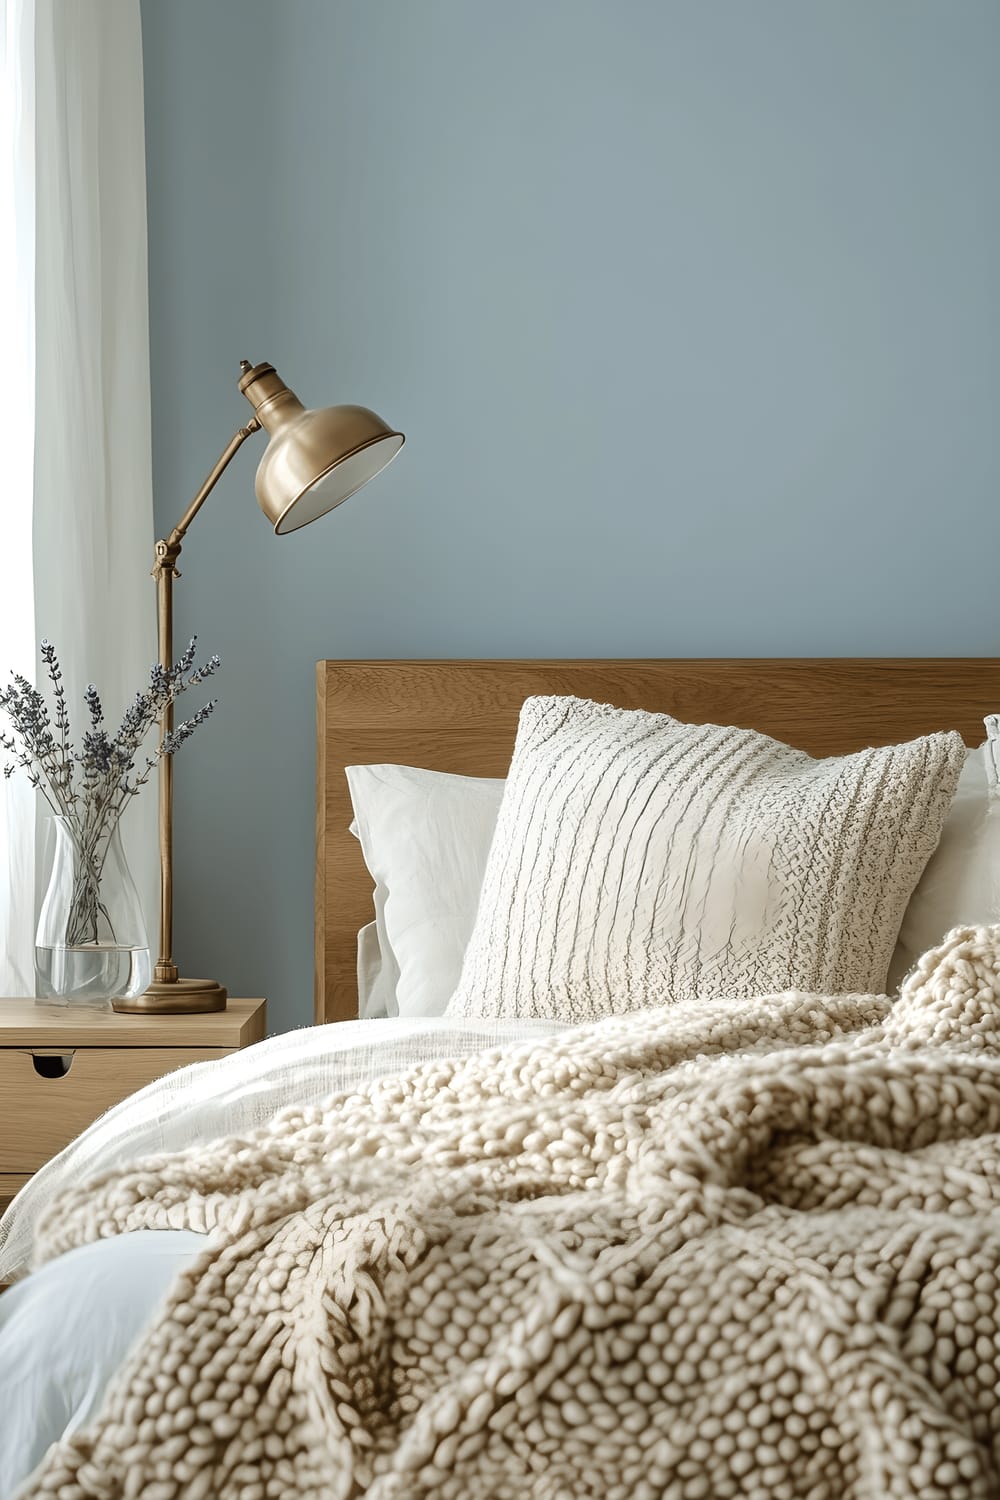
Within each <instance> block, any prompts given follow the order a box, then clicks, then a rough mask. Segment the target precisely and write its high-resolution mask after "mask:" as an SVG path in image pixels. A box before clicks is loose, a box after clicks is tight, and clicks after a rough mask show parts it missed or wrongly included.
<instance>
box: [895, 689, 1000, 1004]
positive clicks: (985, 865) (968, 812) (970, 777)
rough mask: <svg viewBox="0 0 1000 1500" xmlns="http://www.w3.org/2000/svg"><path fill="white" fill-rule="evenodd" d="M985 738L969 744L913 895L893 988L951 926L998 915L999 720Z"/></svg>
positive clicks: (975, 923)
mask: <svg viewBox="0 0 1000 1500" xmlns="http://www.w3.org/2000/svg"><path fill="white" fill-rule="evenodd" d="M985 724H986V732H987V739H986V742H985V744H983V745H981V746H980V747H979V749H978V750H970V751H969V753H968V755H967V757H966V761H965V765H964V766H963V767H962V774H961V776H960V777H959V780H958V787H957V789H956V791H955V797H954V800H953V801H952V804H951V807H950V809H949V812H948V816H947V818H946V819H945V824H944V828H943V829H942V832H941V841H940V843H939V844H938V846H937V848H936V849H935V851H934V853H933V854H932V855H931V858H930V860H929V861H928V863H927V868H926V869H925V870H924V873H923V874H922V875H921V877H920V881H919V883H918V885H917V888H916V890H915V891H914V892H913V895H912V896H911V897H910V900H909V903H908V905H907V908H906V911H905V912H904V913H903V922H902V926H901V928H900V931H899V941H898V942H897V944H896V951H895V953H894V954H893V958H892V964H891V965H890V968H889V989H890V991H895V990H897V989H898V988H899V984H900V983H901V981H902V979H903V976H904V975H905V974H906V973H907V972H908V971H909V970H910V969H911V968H912V967H913V965H914V964H915V963H916V961H917V959H918V958H919V957H920V955H921V954H922V953H926V951H927V949H928V948H932V947H933V946H934V945H935V944H936V943H938V942H940V940H941V938H942V937H943V936H944V934H945V933H946V932H950V931H951V929H952V928H953V927H966V926H988V925H989V924H990V923H991V922H995V921H996V920H997V919H998V918H1000V794H998V777H997V771H998V767H997V757H998V755H1000V721H998V720H997V719H996V717H994V716H993V715H991V716H990V717H989V718H988V719H986V721H985Z"/></svg>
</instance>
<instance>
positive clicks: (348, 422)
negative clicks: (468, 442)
mask: <svg viewBox="0 0 1000 1500" xmlns="http://www.w3.org/2000/svg"><path fill="white" fill-rule="evenodd" d="M243 369H244V373H243V376H242V378H241V380H240V390H241V391H242V392H243V394H244V396H246V398H247V400H248V401H249V402H250V403H251V404H252V406H253V408H254V411H255V413H256V416H257V420H258V421H259V422H260V424H261V426H262V427H263V428H264V430H265V432H267V434H268V437H269V442H268V445H267V447H266V449H265V450H264V456H263V458H262V459H261V461H260V464H259V466H258V469H257V477H256V480H255V482H254V489H255V491H256V495H257V503H258V504H259V506H260V508H261V510H262V511H263V512H264V514H265V516H267V518H268V520H269V521H270V522H271V524H272V525H273V527H274V529H275V532H276V533H277V534H278V535H279V536H281V535H284V533H285V532H287V531H297V530H298V529H299V527H300V526H307V525H308V524H309V522H310V521H315V520H317V519H318V518H319V517H320V516H323V515H325V514H326V512H327V511H328V510H333V508H334V506H336V505H340V503H341V502H342V501H344V500H346V499H347V498H348V496H350V495H353V494H354V493H355V491H356V490H359V489H360V488H361V486H362V485H363V484H367V483H368V481H369V479H372V478H373V477H374V476H375V475H376V474H377V473H378V472H379V470H380V469H384V468H385V466H386V464H387V463H389V461H390V460H391V459H393V458H395V456H396V454H397V453H398V452H399V450H400V448H402V446H403V442H404V438H403V434H402V433H401V432H396V431H394V430H393V428H391V427H389V426H388V425H387V424H386V423H385V422H383V420H382V418H381V417H379V416H377V415H376V413H375V412H373V411H369V410H368V408H367V407H366V406H327V407H322V408H320V409H317V410H315V411H311V410H309V409H307V408H306V407H304V406H303V405H302V402H301V401H300V400H299V399H298V397H297V396H296V395H295V394H294V392H293V391H291V390H289V388H288V386H287V385H285V382H284V381H283V380H282V379H281V377H280V376H279V375H278V374H277V372H276V371H275V368H274V366H273V365H269V364H263V365H255V366H254V367H253V368H251V367H250V366H249V365H248V364H246V362H244V366H243Z"/></svg>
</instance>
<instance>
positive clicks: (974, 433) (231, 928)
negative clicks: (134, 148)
mask: <svg viewBox="0 0 1000 1500" xmlns="http://www.w3.org/2000/svg"><path fill="white" fill-rule="evenodd" d="M143 22H144V32H145V60H146V113H147V150H148V159H149V215H150V219H149V222H150V275H151V302H152V347H153V358H154V371H153V392H154V400H155V416H154V440H155V478H156V504H157V516H158V521H159V524H160V525H161V526H162V527H164V528H165V527H167V526H169V525H170V524H172V522H173V521H174V520H175V519H176V517H177V515H178V514H179V512H180V510H181V509H182V508H183V506H184V504H186V502H187V499H188V497H189V496H190V494H191V493H192V491H193V490H194V488H195V486H196V484H197V483H198V482H199V480H200V479H201V477H202V474H203V472H204V471H205V470H206V469H207V468H208V466H209V464H210V463H211V461H212V460H213V459H214V457H215V454H216V452H217V451H218V450H219V449H220V448H221V446H222V444H223V442H224V441H225V439H226V438H227V437H228V435H229V433H230V431H231V430H232V429H233V428H234V427H235V426H236V425H238V423H240V422H242V421H243V420H244V418H245V415H246V413H247V411H248V408H246V407H245V403H244V402H243V401H242V398H240V397H239V396H238V395H237V393H236V388H235V375H236V365H237V361H238V360H239V359H240V358H241V357H243V356H246V357H247V358H249V359H251V360H261V359H271V360H273V362H274V363H275V364H276V365H277V367H278V369H279V370H280V371H281V372H282V373H283V374H284V375H285V377H286V379H288V381H289V382H290V383H291V384H292V385H293V386H294V387H295V388H296V389H297V391H298V392H299V394H300V395H301V397H302V398H303V399H304V400H305V401H306V402H307V403H309V404H317V405H322V404H325V403H326V402H329V401H335V400H347V401H352V400H353V401H361V402H364V403H366V404H368V405H372V406H374V407H376V408H377V409H378V410H380V411H382V412H383V413H384V414H385V415H386V416H387V417H389V418H391V419H392V420H393V421H394V422H396V423H398V424H399V425H400V426H402V427H403V429H404V430H405V431H406V433H407V435H408V442H407V446H406V448H405V449H404V451H403V453H402V455H401V456H400V458H399V459H398V460H397V462H396V464H395V465H394V466H393V467H392V468H391V469H390V470H389V471H387V473H386V474H384V475H383V476H382V477H381V478H380V480H379V481H378V482H377V483H376V484H375V485H373V486H371V487H370V488H369V489H367V490H366V491H365V492H364V493H363V495H361V496H359V497H358V498H357V499H355V500H354V501H352V502H351V503H350V504H348V505H346V506H345V507H344V508H343V509H342V510H340V511H338V512H337V513H335V514H334V515H333V516H331V517H330V518H328V519H327V520H326V521H324V522H323V523H322V524H320V525H318V526H314V527H311V528H309V529H308V530H306V531H304V532H301V533H299V534H298V535H296V536H292V537H289V538H287V539H283V540H280V541H278V540H275V539H274V538H273V537H272V536H271V534H270V531H269V529H268V527H267V525H266V523H265V522H264V521H263V520H262V518H261V517H260V515H259V513H258V512H257V510H256V507H255V505H254V502H253V499H252V495H251V483H252V474H253V469H254V466H255V464H256V461H257V458H258V456H259V454H258V451H257V450H256V449H255V450H254V451H253V453H252V454H247V453H244V454H243V455H241V456H240V458H239V459H237V461H236V463H235V464H234V466H233V468H232V470H231V471H230V473H229V474H228V475H227V477H226V479H225V481H224V482H223V484H222V486H221V487H220V490H219V492H218V493H217V494H216V495H215V496H214V497H213V500H212V502H211V504H210V507H209V508H208V509H207V510H206V511H205V512H204V513H203V515H202V516H201V517H200V518H199V520H198V522H197V525H196V529H195V530H194V531H193V533H192V536H191V539H190V543H189V548H188V550H187V551H186V552H185V554H184V556H183V558H182V563H181V566H182V570H183V573H184V577H183V580H182V582H181V584H180V585H179V588H178V594H177V611H178V633H179V634H181V633H183V632H184V631H186V630H193V629H197V630H198V631H199V633H200V635H201V638H202V643H203V645H204V647H205V649H206V650H218V651H219V652H220V653H221V655H222V657H223V660H224V671H223V674H222V675H221V676H220V678H219V680H218V685H219V693H220V696H221V698H222V702H221V704H220V707H219V711H218V713H217V716H216V719H215V721H214V722H213V723H212V725H211V726H210V727H209V728H207V729H206V730H205V731H203V732H202V734H201V735H200V736H199V738H200V743H199V742H198V741H195V742H193V743H192V745H191V746H189V747H188V748H187V749H186V750H185V751H184V755H183V762H182V763H181V762H179V763H178V783H179V799H180V801H179V814H178V820H177V835H178V862H179V901H178V912H177V925H178V939H179V942H178V949H179V953H180V956H181V958H182V960H183V962H184V965H185V967H186V968H187V969H188V971H189V972H191V971H193V972H207V973H211V974H213V975H215V976H217V977H221V978H223V979H224V980H226V981H227V982H228V983H229V984H230V985H231V987H232V988H233V990H234V991H236V992H242V993H252V994H258V993H261V992H263V993H266V994H267V995H268V996H269V997H270V1000H271V1023H272V1027H274V1028H275V1029H281V1028H284V1027H287V1026H290V1025H294V1024H298V1023H302V1022H306V1021H307V1020H308V1019H309V1017H310V1007H311V964H312V948H311V941H312V901H311V891H312V854H313V845H312V838H313V834H312V820H313V663H314V662H315V661H316V659H317V658H320V657H323V656H347V657H351V656H376V657H377V656H389V657H391V656H407V655H432V656H433V655H441V656H469V655H484V656H491V655H495V656H502V655H518V656H520V655H602V654H608V655H622V656H628V655H685V654H695V655H700V654H705V655H713V654H721V655H755V654H775V655H799V654H833V655H836V654H847V655H854V654H887V655H891V654H923V653H927V654H942V655H945V654H951V653H969V654H979V653H996V652H998V651H1000V602H998V598H997V589H996V585H995V576H996V558H997V555H998V551H1000V546H998V544H1000V508H998V505H997V495H998V489H1000V485H998V481H1000V452H998V437H997V433H998V421H997V415H998V400H1000V297H998V290H1000V287H998V280H1000V273H998V267H1000V177H998V174H997V172H996V157H997V146H998V140H1000V87H998V81H1000V80H998V72H1000V5H998V4H997V3H996V0H954V3H948V0H877V3H873V0H814V3H812V4H809V5H803V4H802V3H801V0H753V3H746V0H731V3H726V0H615V3H612V0H505V3H503V4H495V3H490V0H283V3H282V4H281V5H280V6H279V5H276V4H274V3H272V0H268V3H264V0H169V3H166V0H145V3H144V5H143Z"/></svg>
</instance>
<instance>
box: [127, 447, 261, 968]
mask: <svg viewBox="0 0 1000 1500" xmlns="http://www.w3.org/2000/svg"><path fill="white" fill-rule="evenodd" d="M260 426H261V424H260V422H258V420H257V418H256V417H251V418H250V421H249V422H248V423H247V425H246V426H245V427H241V428H240V429H239V431H238V432H235V433H234V434H233V436H232V437H231V438H230V440H229V442H228V444H227V445H226V447H225V448H224V449H223V451H222V453H221V454H220V455H219V457H218V459H217V460H216V462H215V464H214V466H213V468H212V470H211V472H210V473H209V474H208V476H207V478H206V480H205V482H204V484H203V485H202V487H201V489H200V490H199V491H198V493H197V494H196V495H195V497H194V499H193V500H192V501H191V504H190V505H189V506H188V508H187V510H186V511H185V512H184V515H183V517H182V518H181V520H180V521H179V522H178V524H177V525H176V526H175V527H174V529H173V531H172V532H171V533H170V535H169V536H167V537H164V538H163V539H161V540H160V541H158V542H157V544H156V556H155V560H154V562H153V577H154V578H155V579H156V627H157V630H156V633H157V649H158V651H159V654H160V665H161V666H162V667H163V668H164V669H168V668H170V667H172V666H173V664H174V579H175V578H179V577H180V573H179V572H178V570H177V559H178V557H179V556H180V552H181V543H182V542H183V540H184V536H185V534H186V532H187V529H188V527H189V526H190V525H191V522H192V521H193V520H194V518H195V516H196V515H197V514H198V512H199V511H200V510H201V507H202V506H203V505H204V503H205V501H206V500H207V499H208V497H209V495H210V494H211V493H212V491H213V490H214V489H215V486H216V485H217V484H218V482H219V480H220V479H221V477H222V475H223V473H224V472H225V470H226V467H227V466H228V464H229V463H230V461H231V460H232V458H233V457H234V455H235V454H236V453H238V452H239V450H240V448H242V446H243V444H244V443H245V442H246V440H247V438H248V437H252V436H253V434H254V433H255V432H259V431H260ZM173 727H174V710H173V705H168V707H167V708H165V709H164V711H163V716H162V718H161V720H160V734H161V737H165V736H166V735H168V734H169V733H170V731H171V730H172V729H173ZM173 814H174V765H173V757H172V756H170V755H163V756H161V757H160V830H159V831H160V951H159V956H158V961H157V964H156V967H155V969H154V971H153V977H154V979H155V980H156V981H157V982H158V983H166V984H171V983H174V982H175V981H176V980H177V965H176V964H175V963H174V961H173V956H172V949H173V926H174V895H173V886H174V872H173V865H174V836H173ZM223 993H224V992H223Z"/></svg>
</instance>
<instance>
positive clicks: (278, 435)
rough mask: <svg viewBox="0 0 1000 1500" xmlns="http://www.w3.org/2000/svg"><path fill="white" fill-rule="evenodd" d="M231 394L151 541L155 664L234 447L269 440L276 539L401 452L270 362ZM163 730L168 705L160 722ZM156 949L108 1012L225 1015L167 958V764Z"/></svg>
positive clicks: (204, 982)
mask: <svg viewBox="0 0 1000 1500" xmlns="http://www.w3.org/2000/svg"><path fill="white" fill-rule="evenodd" d="M240 390H241V391H242V392H243V394H244V396H246V398H247V400H248V401H249V402H250V404H251V406H252V407H253V408H254V414H253V416H252V417H251V418H250V421H249V422H248V423H247V425H246V426H245V427H241V428H240V430H239V431H238V432H237V433H235V434H234V436H233V437H232V438H231V439H230V442H229V444H228V446H227V447H226V448H225V449H224V450H223V452H222V454H221V455H220V457H219V459H218V461H217V463H216V464H215V467H214V468H213V469H212V471H211V473H210V474H209V476H208V478H207V479H206V480H205V483H204V484H203V485H202V487H201V489H200V490H199V491H198V493H197V495H195V497H194V499H193V500H192V501H191V504H190V505H189V506H188V509H187V511H186V512H185V514H184V517H183V519H182V520H181V521H180V522H179V523H178V524H177V525H176V526H175V527H174V529H173V531H172V532H171V533H170V535H169V536H168V537H167V538H166V539H165V540H164V541H160V542H157V544H156V559H155V562H154V564H153V577H154V578H155V579H156V594H157V616H158V649H159V655H160V661H161V663H162V664H163V666H164V667H170V666H172V665H173V659H174V656H173V651H174V645H173V587H174V579H175V578H179V577H180V574H179V573H178V571H177V559H178V557H179V556H180V551H181V543H182V541H183V540H184V536H185V534H186V532H187V529H188V527H189V526H190V525H191V522H192V521H193V520H194V518H195V516H196V515H197V514H198V512H199V510H200V509H201V507H202V506H203V505H204V503H205V501H206V500H207V499H208V496H209V495H210V494H211V492H212V490H213V489H214V488H215V486H216V484H217V483H218V481H219V479H220V477H221V476H222V473H223V471H224V470H225V468H226V466H227V465H228V464H229V461H230V459H232V457H233V456H234V454H235V453H236V451H237V449H238V448H240V447H241V446H242V445H243V443H245V442H246V440H247V438H248V437H251V436H252V434H253V433H255V432H259V431H260V430H261V428H263V429H264V431H265V432H267V433H268V435H269V441H268V445H267V447H266V448H265V450H264V457H263V458H262V459H261V461H260V466H259V467H258V469H257V478H256V481H255V484H254V489H255V491H256V494H257V501H258V504H259V505H260V508H261V510H262V511H263V512H264V514H265V516H267V518H268V520H269V521H271V522H272V523H273V525H274V530H275V533H276V535H278V536H283V535H284V533H285V532H287V531H297V530H298V528H299V527H300V526H307V525H308V524H309V522H310V521H315V520H317V519H318V518H319V517H320V516H323V515H326V512H327V511H328V510H333V508H334V506H336V505H339V504H340V503H341V501H342V500H346V499H347V498H348V497H349V496H350V495H353V494H354V492H355V491H356V490H359V489H360V488H361V486H362V485H363V484H367V482H368V480H369V479H372V478H373V477H374V476H375V475H376V474H377V473H378V472H379V470H380V469H384V468H385V466H386V464H387V463H388V462H389V461H390V459H393V458H395V456H396V454H397V453H398V452H399V450H400V448H401V447H402V446H403V434H402V433H401V432H394V431H393V430H392V428H391V427H387V426H386V424H385V423H384V422H383V421H382V419H381V417H378V416H376V415H375V413H374V412H373V411H369V410H368V408H367V407H364V406H328V407H325V408H323V409H322V410H318V411H307V409H306V408H305V407H304V406H303V405H302V402H301V401H300V400H299V399H298V397H297V396H296V395H295V394H294V392H292V391H290V390H289V389H288V387H287V385H286V384H285V382H284V381H283V380H282V379H281V377H280V375H278V374H277V373H276V371H275V368H274V366H273V365H268V364H263V365H254V366H252V367H251V365H250V364H249V362H248V361H247V360H243V361H242V363H241V365H240ZM172 728H173V708H172V707H171V708H168V709H167V710H166V712H165V713H164V715H163V719H162V720H161V730H162V733H163V734H169V733H170V731H171V729H172ZM159 775H160V952H159V958H158V960H157V963H156V967H155V969H154V970H153V982H152V984H151V985H150V986H149V989H148V990H146V991H145V993H144V994H142V995H137V996H136V997H135V999H134V1000H115V1001H113V1005H114V1008H115V1010H118V1011H141V1012H145V1013H147V1014H148V1013H153V1014H157V1015H170V1014H176V1013H178V1012H190V1011H207V1010H225V1008H226V990H225V988H224V986H222V985H221V984H217V983H216V981H215V980H214V979H183V978H181V976H180V974H179V973H178V969H177V965H176V964H175V963H174V960H173V921H174V894H173V791H174V785H173V783H174V770H173V759H172V757H171V756H169V755H164V756H163V757H162V758H161V760H160V771H159Z"/></svg>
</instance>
